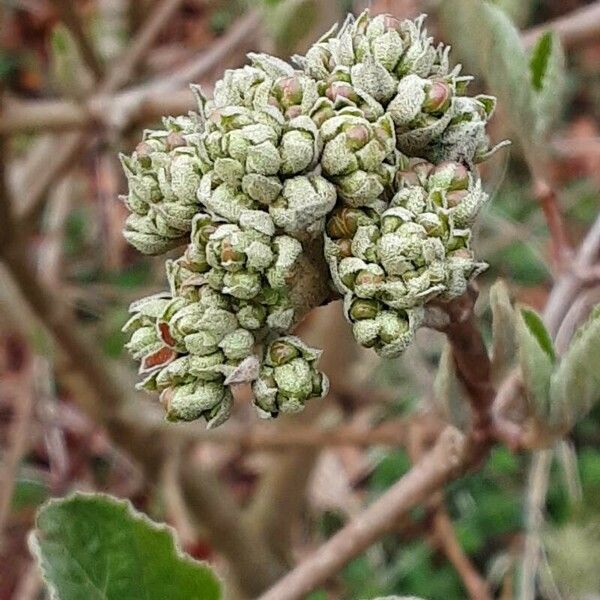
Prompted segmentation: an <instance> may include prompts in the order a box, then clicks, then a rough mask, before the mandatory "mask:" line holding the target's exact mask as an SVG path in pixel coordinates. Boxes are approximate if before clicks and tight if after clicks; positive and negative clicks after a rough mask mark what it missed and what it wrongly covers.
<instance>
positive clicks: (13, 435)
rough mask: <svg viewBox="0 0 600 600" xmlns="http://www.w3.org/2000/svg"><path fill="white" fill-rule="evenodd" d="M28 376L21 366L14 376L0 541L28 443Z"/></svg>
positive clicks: (1, 475) (0, 493) (0, 490)
mask: <svg viewBox="0 0 600 600" xmlns="http://www.w3.org/2000/svg"><path fill="white" fill-rule="evenodd" d="M29 376H30V373H29V369H28V366H27V365H23V369H21V371H20V372H19V373H18V374H17V375H16V377H18V378H19V379H20V382H19V385H18V386H15V391H14V394H13V405H14V407H15V408H14V420H13V424H12V427H11V431H10V438H9V441H8V447H7V450H6V452H5V453H4V457H3V458H4V460H3V468H2V470H1V471H0V540H1V539H2V532H3V530H4V525H5V524H6V521H7V519H8V515H9V513H10V506H11V501H12V497H13V491H14V488H15V482H16V479H17V472H18V469H19V465H20V464H21V459H22V458H23V455H24V454H25V452H26V450H27V445H28V442H29V439H28V432H29V425H30V420H31V413H32V407H33V390H32V389H31V386H30V385H29V384H30V380H29Z"/></svg>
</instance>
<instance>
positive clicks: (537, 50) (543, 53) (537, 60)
mask: <svg viewBox="0 0 600 600" xmlns="http://www.w3.org/2000/svg"><path fill="white" fill-rule="evenodd" d="M553 41H554V39H553V36H552V32H551V31H546V33H544V34H543V35H542V36H541V37H540V39H539V40H538V41H537V43H536V45H535V47H534V49H533V52H532V53H531V58H530V60H529V69H530V71H531V83H532V85H533V88H534V89H536V90H538V91H539V90H541V89H542V88H543V87H544V79H545V77H546V73H547V72H548V63H549V61H550V54H551V53H552V43H553Z"/></svg>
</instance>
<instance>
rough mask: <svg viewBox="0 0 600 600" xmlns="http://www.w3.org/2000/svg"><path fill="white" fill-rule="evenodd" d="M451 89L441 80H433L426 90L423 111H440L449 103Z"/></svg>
mask: <svg viewBox="0 0 600 600" xmlns="http://www.w3.org/2000/svg"><path fill="white" fill-rule="evenodd" d="M451 96H452V91H451V89H450V86H449V85H448V84H446V83H443V82H441V81H434V82H433V83H432V84H431V87H430V88H429V89H428V90H427V91H426V97H425V102H423V111H424V112H427V113H437V112H442V111H444V110H446V109H447V108H448V106H449V105H450V98H451Z"/></svg>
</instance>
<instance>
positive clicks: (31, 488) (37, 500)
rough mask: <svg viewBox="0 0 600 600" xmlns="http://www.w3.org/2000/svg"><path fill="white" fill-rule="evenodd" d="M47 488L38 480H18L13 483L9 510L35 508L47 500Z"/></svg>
mask: <svg viewBox="0 0 600 600" xmlns="http://www.w3.org/2000/svg"><path fill="white" fill-rule="evenodd" d="M48 496H49V491H48V487H47V486H46V485H45V484H44V483H43V482H42V481H39V480H36V479H26V478H20V479H18V480H17V481H16V483H15V489H14V491H13V495H12V499H11V508H12V509H13V510H15V511H17V510H22V509H24V508H29V509H31V508H37V507H38V506H39V505H40V504H42V502H45V501H46V500H47V499H48Z"/></svg>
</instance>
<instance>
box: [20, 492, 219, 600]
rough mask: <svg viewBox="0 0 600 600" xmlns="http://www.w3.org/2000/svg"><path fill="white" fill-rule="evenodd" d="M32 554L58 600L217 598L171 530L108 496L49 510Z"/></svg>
mask: <svg viewBox="0 0 600 600" xmlns="http://www.w3.org/2000/svg"><path fill="white" fill-rule="evenodd" d="M30 547H31V550H32V553H33V554H34V555H35V557H36V558H37V560H38V564H39V565H40V568H41V570H42V573H43V575H44V579H45V581H46V584H47V585H48V587H49V589H50V592H51V596H52V598H53V599H55V600H81V599H82V598H85V599H86V600H123V599H125V598H145V599H146V600H164V599H165V598H168V599H169V600H192V599H194V600H219V599H220V598H221V590H220V584H219V581H218V580H217V578H216V577H215V575H214V574H213V572H212V571H211V569H210V568H209V567H208V566H206V565H204V564H202V563H199V562H197V561H195V560H193V559H192V558H190V557H188V556H186V555H184V554H182V553H181V551H180V550H179V549H178V548H177V547H176V545H175V541H174V539H173V534H172V531H171V530H170V529H169V528H167V527H166V526H164V525H157V524H156V523H153V522H152V521H150V520H149V519H148V518H147V517H145V516H144V515H142V514H141V513H138V512H136V511H135V510H134V509H133V508H132V506H131V504H130V503H129V502H128V501H124V500H118V499H116V498H112V497H110V496H105V495H102V494H76V495H74V496H71V497H69V498H66V499H60V500H51V501H50V502H48V503H46V504H45V505H44V506H43V507H42V508H41V509H40V511H39V512H38V516H37V520H36V528H35V529H34V530H33V532H32V534H31V536H30Z"/></svg>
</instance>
